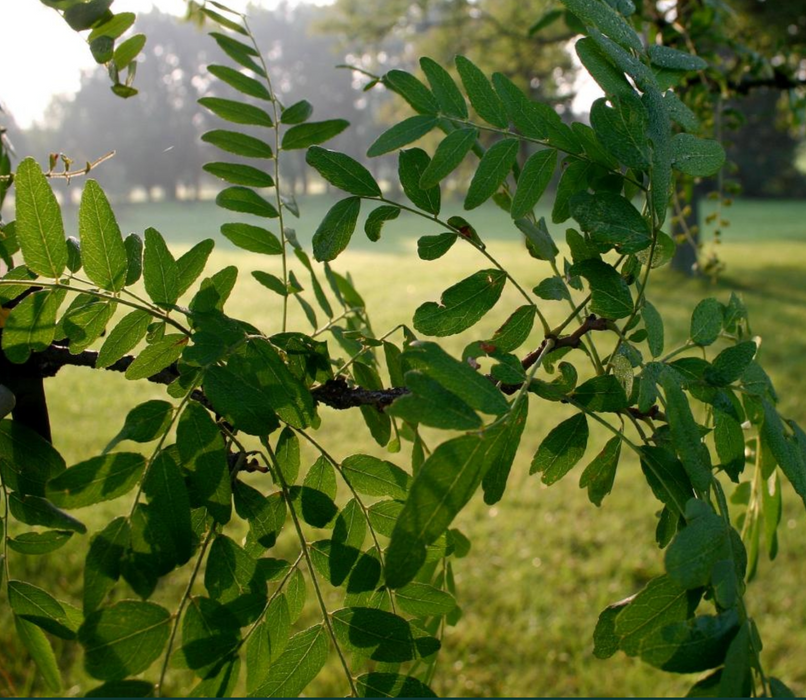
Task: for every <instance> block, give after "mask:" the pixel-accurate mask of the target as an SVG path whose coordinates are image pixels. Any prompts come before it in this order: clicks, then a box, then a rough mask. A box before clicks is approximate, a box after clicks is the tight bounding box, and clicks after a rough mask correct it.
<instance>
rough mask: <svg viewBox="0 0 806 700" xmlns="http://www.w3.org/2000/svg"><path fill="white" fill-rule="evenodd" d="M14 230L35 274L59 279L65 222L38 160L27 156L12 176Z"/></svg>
mask: <svg viewBox="0 0 806 700" xmlns="http://www.w3.org/2000/svg"><path fill="white" fill-rule="evenodd" d="M14 189H15V193H16V195H15V196H16V216H17V219H16V232H17V240H18V241H19V244H20V249H21V250H22V258H23V260H24V261H25V264H26V265H27V266H28V267H29V268H30V269H31V270H32V271H33V272H35V273H36V274H38V275H42V276H43V277H50V278H53V279H58V278H59V277H60V276H61V274H62V272H63V271H64V268H65V266H66V265H67V243H66V242H65V240H64V223H63V222H62V213H61V209H60V208H59V203H58V202H57V201H56V196H55V195H54V194H53V191H52V190H51V188H50V184H49V183H48V181H47V178H46V177H45V175H44V174H43V173H42V170H41V169H40V167H39V164H38V163H37V162H36V161H35V160H34V159H33V158H26V159H25V160H23V161H22V162H21V163H20V164H19V166H18V167H17V172H16V174H15V176H14Z"/></svg>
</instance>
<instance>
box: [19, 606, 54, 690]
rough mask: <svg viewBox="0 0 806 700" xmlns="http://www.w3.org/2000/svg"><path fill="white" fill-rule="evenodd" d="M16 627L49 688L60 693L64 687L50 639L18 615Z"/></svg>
mask: <svg viewBox="0 0 806 700" xmlns="http://www.w3.org/2000/svg"><path fill="white" fill-rule="evenodd" d="M14 627H15V629H16V631H17V636H18V637H19V638H20V640H22V643H23V644H24V645H25V648H26V649H27V650H28V653H29V654H30V655H31V658H32V659H33V660H34V663H35V664H36V667H37V668H38V669H39V672H40V673H41V674H42V678H43V679H44V681H45V685H46V686H47V688H48V689H49V690H51V691H52V692H54V693H59V692H60V691H61V689H62V679H61V675H60V673H59V666H58V664H57V663H56V655H55V654H54V653H53V647H52V646H51V644H50V640H49V639H48V638H47V637H46V636H45V633H44V632H43V631H42V630H41V629H39V627H37V626H36V625H35V624H33V623H32V622H28V621H27V620H23V619H22V618H21V617H18V616H17V615H15V616H14Z"/></svg>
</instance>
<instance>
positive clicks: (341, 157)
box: [305, 146, 381, 197]
mask: <svg viewBox="0 0 806 700" xmlns="http://www.w3.org/2000/svg"><path fill="white" fill-rule="evenodd" d="M305 161H306V162H307V163H308V165H310V166H311V167H313V168H315V169H316V170H317V171H318V172H319V174H320V175H321V176H322V177H323V178H325V180H327V181H328V182H329V183H330V184H331V185H334V186H335V187H338V188H339V189H340V190H344V191H345V192H349V193H350V194H354V195H355V196H356V197H380V196H381V188H380V187H378V183H377V182H375V178H373V177H372V174H371V173H370V172H369V170H367V169H366V168H365V167H364V166H363V165H361V163H359V162H358V161H357V160H355V159H353V158H350V156H348V155H345V154H344V153H339V152H338V151H329V150H328V149H326V148H321V147H319V146H314V147H312V148H310V149H308V153H307V154H306V156H305Z"/></svg>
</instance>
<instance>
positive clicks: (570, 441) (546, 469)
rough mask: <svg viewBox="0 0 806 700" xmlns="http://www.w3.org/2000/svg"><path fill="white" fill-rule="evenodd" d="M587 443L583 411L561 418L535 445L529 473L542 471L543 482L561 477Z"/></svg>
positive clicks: (580, 456)
mask: <svg viewBox="0 0 806 700" xmlns="http://www.w3.org/2000/svg"><path fill="white" fill-rule="evenodd" d="M587 446H588V419H587V417H586V416H585V414H584V413H578V414H577V415H575V416H573V417H572V418H569V419H568V420H564V421H563V422H562V423H560V424H559V425H558V426H557V427H555V428H553V429H552V430H551V432H549V434H548V435H547V436H546V437H545V439H544V440H543V442H541V443H540V447H539V448H538V449H537V452H536V453H535V456H534V458H533V459H532V464H531V466H530V467H529V473H530V474H535V473H536V472H542V473H543V477H542V479H543V483H544V484H548V485H551V484H553V483H555V482H556V481H559V480H560V479H562V478H563V477H564V476H565V475H566V474H567V473H568V472H569V471H571V469H572V468H573V466H574V465H575V464H576V463H577V462H578V461H579V460H580V459H582V457H583V455H584V454H585V448H586V447H587Z"/></svg>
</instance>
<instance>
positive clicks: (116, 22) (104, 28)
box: [87, 12, 136, 42]
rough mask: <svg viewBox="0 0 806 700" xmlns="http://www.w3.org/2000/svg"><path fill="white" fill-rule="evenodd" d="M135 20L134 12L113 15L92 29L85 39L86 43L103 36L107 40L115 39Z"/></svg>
mask: <svg viewBox="0 0 806 700" xmlns="http://www.w3.org/2000/svg"><path fill="white" fill-rule="evenodd" d="M135 18H136V15H135V14H134V12H121V13H119V14H116V15H113V16H112V17H110V18H109V19H108V20H107V21H104V22H102V23H101V24H99V25H97V26H96V27H95V28H93V30H92V31H91V32H90V34H89V36H88V37H87V41H88V42H92V41H95V39H97V38H99V37H102V36H105V37H107V38H109V39H117V38H118V37H119V36H120V35H121V34H123V33H124V32H125V31H126V30H127V29H129V27H131V26H132V25H133V24H134V20H135Z"/></svg>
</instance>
